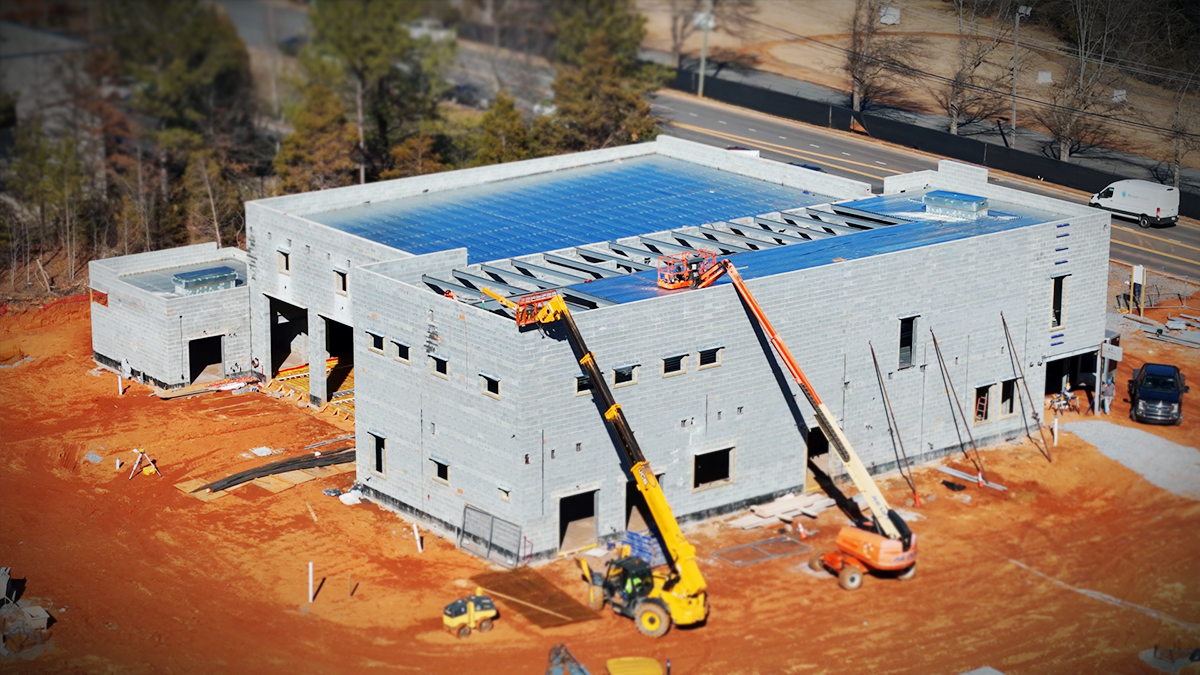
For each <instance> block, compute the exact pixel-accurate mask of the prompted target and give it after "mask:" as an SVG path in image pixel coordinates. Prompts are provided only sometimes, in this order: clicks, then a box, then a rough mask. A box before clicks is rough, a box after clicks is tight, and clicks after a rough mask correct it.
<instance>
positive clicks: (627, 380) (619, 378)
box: [613, 366, 638, 387]
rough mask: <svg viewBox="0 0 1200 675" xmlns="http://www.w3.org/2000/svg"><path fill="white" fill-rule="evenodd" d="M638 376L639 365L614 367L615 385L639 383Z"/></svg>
mask: <svg viewBox="0 0 1200 675" xmlns="http://www.w3.org/2000/svg"><path fill="white" fill-rule="evenodd" d="M637 376H638V367H637V366H619V367H617V368H613V386H614V387H620V386H622V385H630V384H637Z"/></svg>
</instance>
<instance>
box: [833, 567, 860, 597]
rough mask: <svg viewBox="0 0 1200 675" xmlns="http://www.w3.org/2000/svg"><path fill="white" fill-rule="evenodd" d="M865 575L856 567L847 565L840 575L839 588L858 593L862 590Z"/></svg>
mask: <svg viewBox="0 0 1200 675" xmlns="http://www.w3.org/2000/svg"><path fill="white" fill-rule="evenodd" d="M862 583H863V575H862V571H861V570H859V569H858V568H857V567H855V566H854V565H846V566H845V567H843V568H842V571H841V572H839V573H838V586H841V587H842V588H844V589H846V590H847V591H857V590H858V589H859V588H862Z"/></svg>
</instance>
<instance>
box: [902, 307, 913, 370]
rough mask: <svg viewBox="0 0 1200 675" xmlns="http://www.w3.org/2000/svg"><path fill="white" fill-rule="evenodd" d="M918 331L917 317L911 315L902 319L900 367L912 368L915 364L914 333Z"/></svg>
mask: <svg viewBox="0 0 1200 675" xmlns="http://www.w3.org/2000/svg"><path fill="white" fill-rule="evenodd" d="M916 331H917V317H915V316H910V317H908V318H906V319H900V366H899V367H900V368H910V367H912V364H913V335H914V334H915V333H916Z"/></svg>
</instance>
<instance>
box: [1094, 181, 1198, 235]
mask: <svg viewBox="0 0 1200 675" xmlns="http://www.w3.org/2000/svg"><path fill="white" fill-rule="evenodd" d="M1088 205H1089V206H1094V207H1096V208H1101V209H1105V210H1108V211H1112V212H1113V213H1115V214H1117V215H1118V216H1120V217H1122V218H1129V219H1132V220H1136V221H1138V225H1141V226H1142V227H1150V226H1151V225H1163V224H1173V223H1174V222H1175V221H1176V220H1179V190H1176V189H1175V188H1173V187H1171V186H1169V185H1159V184H1158V183H1151V182H1150V181H1146V180H1119V181H1117V182H1115V183H1113V184H1112V185H1109V186H1108V187H1106V188H1104V189H1103V190H1101V191H1100V192H1098V193H1097V194H1094V195H1092V199H1091V201H1089V202H1088Z"/></svg>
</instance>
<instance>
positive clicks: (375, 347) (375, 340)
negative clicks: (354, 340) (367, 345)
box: [367, 332, 383, 354]
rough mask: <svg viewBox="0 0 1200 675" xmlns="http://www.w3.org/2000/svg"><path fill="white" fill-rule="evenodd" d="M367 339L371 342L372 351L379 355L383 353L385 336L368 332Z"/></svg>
mask: <svg viewBox="0 0 1200 675" xmlns="http://www.w3.org/2000/svg"><path fill="white" fill-rule="evenodd" d="M367 338H369V339H370V340H371V351H373V352H376V353H378V354H382V353H383V336H382V335H376V334H375V333H370V332H368V333H367Z"/></svg>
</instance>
